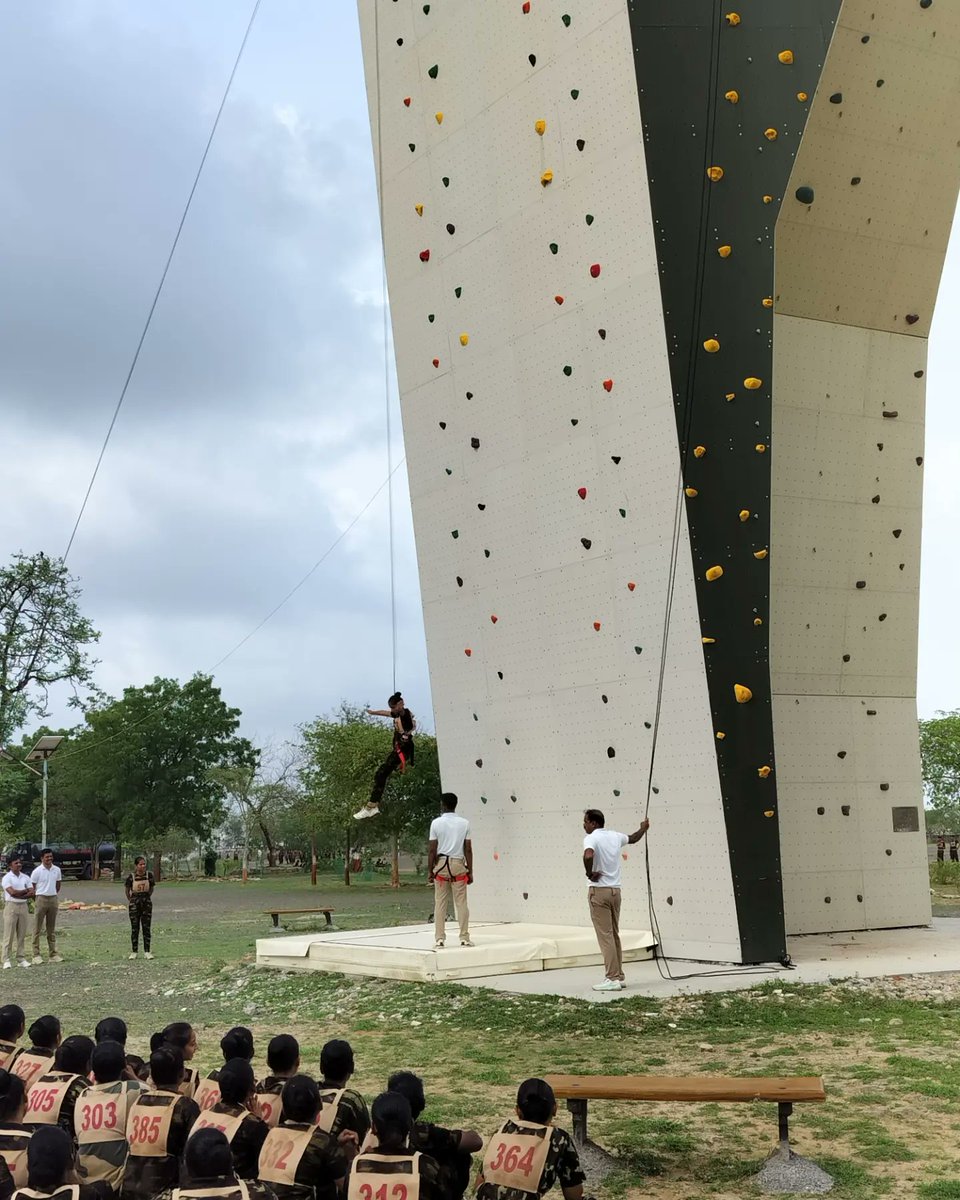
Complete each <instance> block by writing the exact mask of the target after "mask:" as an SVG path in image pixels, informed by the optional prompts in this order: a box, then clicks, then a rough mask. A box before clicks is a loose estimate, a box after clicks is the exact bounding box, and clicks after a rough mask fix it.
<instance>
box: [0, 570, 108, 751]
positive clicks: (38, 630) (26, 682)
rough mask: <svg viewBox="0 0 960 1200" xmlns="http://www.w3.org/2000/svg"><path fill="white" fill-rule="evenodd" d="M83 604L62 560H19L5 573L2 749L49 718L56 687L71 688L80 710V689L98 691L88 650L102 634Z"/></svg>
mask: <svg viewBox="0 0 960 1200" xmlns="http://www.w3.org/2000/svg"><path fill="white" fill-rule="evenodd" d="M79 599H80V588H79V586H78V585H77V583H76V581H75V580H74V579H72V578H71V577H70V575H69V574H68V573H67V568H66V566H65V564H64V562H63V560H62V559H59V558H48V557H47V556H46V555H45V554H42V553H41V554H34V555H32V556H27V555H25V554H15V555H14V556H13V560H12V562H11V563H10V565H9V566H7V567H3V568H2V569H0V744H2V743H3V742H4V741H5V740H6V739H7V738H9V737H10V736H11V734H13V733H14V732H15V731H16V730H17V729H19V728H21V726H23V725H24V724H26V722H27V721H28V720H29V718H30V716H31V714H33V715H35V716H41V717H43V716H46V709H47V695H48V692H49V689H50V687H51V685H53V684H55V683H68V684H70V685H71V687H72V688H73V689H74V694H73V696H72V697H71V700H70V703H71V704H73V705H74V706H76V707H80V706H81V705H82V703H83V701H82V699H81V697H80V695H79V689H90V690H95V689H93V688H92V680H93V668H94V666H95V665H96V663H95V661H94V660H93V659H91V658H90V656H89V653H88V651H87V647H88V646H90V645H92V644H93V643H94V642H96V641H98V640H99V637H100V634H99V633H98V632H97V631H96V630H95V629H94V627H93V625H92V624H91V623H90V622H89V621H88V620H87V618H86V617H84V616H83V615H82V614H81V612H80V606H79Z"/></svg>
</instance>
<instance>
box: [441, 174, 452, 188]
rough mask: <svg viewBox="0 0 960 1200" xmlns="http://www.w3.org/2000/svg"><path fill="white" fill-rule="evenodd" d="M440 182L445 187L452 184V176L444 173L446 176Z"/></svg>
mask: <svg viewBox="0 0 960 1200" xmlns="http://www.w3.org/2000/svg"><path fill="white" fill-rule="evenodd" d="M440 182H441V183H442V184H443V186H444V187H449V186H450V176H449V175H444V177H443V178H442V179H441V180H440Z"/></svg>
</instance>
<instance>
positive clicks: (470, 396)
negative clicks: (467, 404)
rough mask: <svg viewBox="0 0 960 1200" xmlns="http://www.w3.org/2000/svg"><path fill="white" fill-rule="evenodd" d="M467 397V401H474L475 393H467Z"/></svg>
mask: <svg viewBox="0 0 960 1200" xmlns="http://www.w3.org/2000/svg"><path fill="white" fill-rule="evenodd" d="M466 396H467V399H468V400H472V399H473V392H467V393H466Z"/></svg>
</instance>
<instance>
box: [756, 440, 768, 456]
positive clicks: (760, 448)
mask: <svg viewBox="0 0 960 1200" xmlns="http://www.w3.org/2000/svg"><path fill="white" fill-rule="evenodd" d="M754 450H756V452H757V453H758V454H766V452H767V448H766V446H765V445H764V444H763V442H757V444H756V445H755V446H754Z"/></svg>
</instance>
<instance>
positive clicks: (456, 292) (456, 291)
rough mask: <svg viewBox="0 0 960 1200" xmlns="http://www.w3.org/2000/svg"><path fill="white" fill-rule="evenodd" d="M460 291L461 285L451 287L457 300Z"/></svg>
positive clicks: (461, 289)
mask: <svg viewBox="0 0 960 1200" xmlns="http://www.w3.org/2000/svg"><path fill="white" fill-rule="evenodd" d="M462 292H463V288H462V287H455V288H454V289H453V294H454V295H455V296H456V298H457V299H458V300H459V299H460V296H461V294H462Z"/></svg>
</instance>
